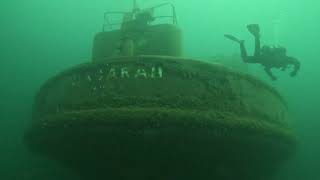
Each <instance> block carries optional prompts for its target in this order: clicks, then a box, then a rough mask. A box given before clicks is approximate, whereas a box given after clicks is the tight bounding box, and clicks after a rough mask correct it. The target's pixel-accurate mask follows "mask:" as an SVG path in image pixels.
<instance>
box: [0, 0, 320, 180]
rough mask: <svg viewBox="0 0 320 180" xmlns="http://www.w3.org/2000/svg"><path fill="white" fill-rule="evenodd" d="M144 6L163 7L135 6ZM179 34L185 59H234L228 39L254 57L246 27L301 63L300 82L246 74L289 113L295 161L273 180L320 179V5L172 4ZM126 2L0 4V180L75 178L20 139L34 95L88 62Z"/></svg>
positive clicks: (297, 1) (297, 0) (251, 1)
mask: <svg viewBox="0 0 320 180" xmlns="http://www.w3.org/2000/svg"><path fill="white" fill-rule="evenodd" d="M138 2H139V3H140V5H141V6H142V7H146V6H149V5H156V4H159V3H161V2H163V1H157V0H155V1H154V0H145V1H143V0H140V1H138ZM170 2H172V3H174V4H175V6H176V10H177V13H178V24H179V26H180V27H181V28H182V30H183V31H184V34H183V35H184V43H183V44H184V54H185V56H188V57H196V58H197V57H199V58H206V57H210V56H214V55H216V54H221V55H230V54H234V53H238V46H236V45H235V44H233V43H231V42H230V41H228V40H226V39H224V37H223V34H224V33H232V34H235V35H237V36H238V37H241V38H243V39H245V40H246V45H247V46H248V50H249V51H250V52H251V51H252V49H253V48H252V47H253V39H252V37H251V36H250V34H249V33H248V32H247V31H246V29H245V26H246V24H249V23H259V24H260V26H261V30H262V42H263V43H265V44H274V43H276V44H280V45H283V46H285V47H287V50H288V54H289V55H291V56H294V57H297V58H298V59H299V60H300V61H301V64H302V66H301V70H300V72H299V74H298V76H297V77H295V78H291V77H289V73H288V72H278V71H275V74H276V75H277V76H278V80H277V81H276V82H272V81H270V80H269V78H268V77H267V75H266V74H265V73H264V71H263V69H262V68H261V67H260V66H259V65H249V66H248V71H249V73H250V74H253V75H254V76H257V77H258V78H260V79H262V80H264V81H266V83H268V84H270V85H272V86H274V87H275V88H277V89H278V90H279V91H280V92H281V94H282V95H283V96H284V97H285V98H286V100H287V102H288V104H289V108H290V114H291V119H290V121H291V122H290V124H291V126H292V127H293V128H294V129H295V131H296V134H297V136H298V138H299V149H298V152H297V155H296V157H294V158H293V159H292V160H291V161H290V162H288V164H287V165H286V166H285V167H283V168H282V169H280V170H279V172H278V173H277V174H278V176H277V177H275V179H279V180H280V179H281V180H286V179H288V180H315V179H320V175H319V172H318V167H319V166H320V155H319V154H318V152H319V151H320V144H319V140H318V137H319V136H320V135H319V133H318V132H319V128H320V122H318V120H319V116H318V115H319V107H320V102H319V101H320V95H319V94H318V92H320V81H319V79H318V78H319V77H320V71H319V70H318V68H319V66H320V63H319V62H318V54H317V53H318V51H319V50H320V45H319V42H318V41H319V40H320V35H319V32H320V25H319V23H318V18H320V11H319V7H320V3H319V2H316V1H315V0H307V1H306V0H294V1H292V0H291V1H289V0H269V1H265V0H238V1H234V0H223V1H222V0H220V1H212V0H197V1H196V0H188V1H186V0H172V1H170ZM131 4H132V3H131V1H129V0H91V1H88V0H87V1H85V0H78V1H75V0H54V1H47V0H29V1H18V0H2V1H1V2H0V23H1V25H0V82H1V88H0V105H1V109H0V134H1V135H0V179H1V180H38V179H39V180H44V179H45V180H54V179H68V180H70V179H74V180H78V179H80V178H79V177H77V176H76V175H74V174H72V173H71V172H70V171H68V170H66V169H64V168H62V167H60V166H59V165H58V164H57V163H56V162H52V161H49V160H46V159H44V158H40V157H37V156H35V155H34V154H31V153H30V152H28V151H27V150H26V149H25V145H24V144H23V142H22V136H23V133H24V130H25V128H26V127H27V126H28V123H29V122H30V114H31V108H32V102H33V98H34V95H35V93H36V91H37V90H38V89H39V87H40V86H41V84H43V83H44V81H45V80H47V79H48V78H49V77H51V76H53V75H55V74H57V73H58V72H60V71H62V70H64V69H66V68H68V67H72V66H74V65H76V64H79V63H83V62H87V61H89V60H90V57H91V50H92V40H93V36H94V35H95V33H97V32H99V31H101V28H102V22H103V13H104V12H105V11H107V10H119V9H120V10H128V9H129V8H130V7H131Z"/></svg>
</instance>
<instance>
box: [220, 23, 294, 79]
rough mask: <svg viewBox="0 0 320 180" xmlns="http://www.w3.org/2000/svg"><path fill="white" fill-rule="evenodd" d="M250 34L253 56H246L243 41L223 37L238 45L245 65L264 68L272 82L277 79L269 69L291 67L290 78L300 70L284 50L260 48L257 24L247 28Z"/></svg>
mask: <svg viewBox="0 0 320 180" xmlns="http://www.w3.org/2000/svg"><path fill="white" fill-rule="evenodd" d="M247 28H248V30H249V31H250V33H251V34H252V35H253V36H254V38H255V50H254V55H253V56H248V55H247V51H246V48H245V45H244V41H243V40H239V39H237V38H236V37H234V36H232V35H228V34H226V35H225V37H226V38H228V39H230V40H233V41H235V42H238V43H239V44H240V51H241V58H242V60H243V62H245V63H259V64H261V65H263V66H264V70H265V71H266V73H267V74H268V75H269V76H270V78H271V79H272V80H276V79H277V78H276V77H275V76H274V75H273V74H272V73H271V68H281V69H282V70H285V69H286V68H287V66H288V65H293V66H294V70H293V71H292V72H291V74H290V75H291V76H295V75H296V74H297V72H298V70H299V69H300V63H299V61H298V60H297V59H296V58H293V57H289V56H287V55H286V54H285V53H286V50H285V49H284V48H276V49H272V48H270V47H268V46H264V47H263V48H262V49H261V47H260V28H259V26H258V25H257V24H251V25H248V26H247Z"/></svg>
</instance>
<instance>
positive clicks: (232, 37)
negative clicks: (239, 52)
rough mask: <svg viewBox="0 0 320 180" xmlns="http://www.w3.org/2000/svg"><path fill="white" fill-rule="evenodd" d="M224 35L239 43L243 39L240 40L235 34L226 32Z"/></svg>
mask: <svg viewBox="0 0 320 180" xmlns="http://www.w3.org/2000/svg"><path fill="white" fill-rule="evenodd" d="M224 37H226V38H228V39H230V40H231V41H235V42H237V43H241V42H242V41H241V40H239V39H238V38H236V37H234V36H232V35H230V34H225V35H224Z"/></svg>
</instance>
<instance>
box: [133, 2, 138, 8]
mask: <svg viewBox="0 0 320 180" xmlns="http://www.w3.org/2000/svg"><path fill="white" fill-rule="evenodd" d="M137 8H138V4H137V0H133V9H137Z"/></svg>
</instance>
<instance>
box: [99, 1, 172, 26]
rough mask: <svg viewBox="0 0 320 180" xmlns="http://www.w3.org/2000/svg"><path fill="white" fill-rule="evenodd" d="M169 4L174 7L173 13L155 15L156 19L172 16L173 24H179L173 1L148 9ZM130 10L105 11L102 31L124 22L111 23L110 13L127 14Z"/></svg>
mask: <svg viewBox="0 0 320 180" xmlns="http://www.w3.org/2000/svg"><path fill="white" fill-rule="evenodd" d="M167 5H169V6H170V7H171V9H172V15H167V16H155V17H153V18H154V19H160V18H172V24H174V25H177V24H178V23H177V16H176V10H175V7H174V5H173V4H172V3H170V2H168V3H162V4H159V5H157V6H154V7H151V8H147V9H150V10H154V9H156V8H161V7H163V6H167ZM127 13H128V12H122V11H108V12H105V13H104V23H103V27H102V31H105V30H106V28H109V29H113V27H114V26H116V25H121V24H122V22H118V23H111V22H110V15H116V14H120V15H123V16H124V15H125V14H127Z"/></svg>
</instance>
